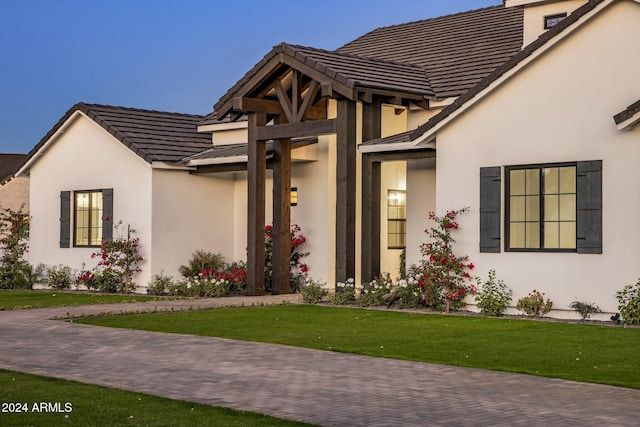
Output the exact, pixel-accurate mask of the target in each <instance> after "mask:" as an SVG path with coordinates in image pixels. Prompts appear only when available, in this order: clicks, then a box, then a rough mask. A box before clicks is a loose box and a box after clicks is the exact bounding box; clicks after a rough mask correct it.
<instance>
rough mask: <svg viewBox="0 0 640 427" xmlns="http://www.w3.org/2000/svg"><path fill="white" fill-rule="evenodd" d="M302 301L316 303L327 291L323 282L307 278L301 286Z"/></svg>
mask: <svg viewBox="0 0 640 427" xmlns="http://www.w3.org/2000/svg"><path fill="white" fill-rule="evenodd" d="M301 292H302V302H305V303H307V304H317V303H319V302H321V301H322V300H323V299H324V298H325V297H326V296H327V294H328V293H329V291H328V289H327V287H326V285H325V284H324V283H320V282H316V281H315V280H313V279H310V278H307V279H306V280H305V282H304V283H303V284H302V287H301Z"/></svg>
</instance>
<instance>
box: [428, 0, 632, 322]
mask: <svg viewBox="0 0 640 427" xmlns="http://www.w3.org/2000/svg"><path fill="white" fill-rule="evenodd" d="M638 22H640V7H639V5H638V4H637V2H634V1H621V2H617V3H614V4H613V5H612V6H610V7H608V8H606V9H604V10H603V11H601V12H600V13H599V15H598V16H596V17H595V18H594V19H591V20H590V21H589V22H587V23H586V24H584V25H582V26H581V27H579V28H577V29H576V30H575V31H574V32H573V33H572V34H570V35H568V36H567V37H565V38H564V39H562V40H561V41H560V42H558V43H557V44H556V45H555V46H553V48H551V49H549V50H548V51H546V52H544V53H543V54H542V55H540V56H539V57H538V58H536V59H535V60H534V61H533V62H531V63H530V64H528V65H526V66H524V67H523V68H522V69H520V70H518V71H517V72H516V73H515V74H514V75H513V76H512V77H511V78H510V79H509V80H507V81H506V82H504V83H502V84H500V85H499V87H497V88H496V89H494V90H493V91H492V92H491V93H490V94H489V95H488V96H486V97H485V98H484V99H482V100H481V101H479V102H477V103H475V104H474V105H473V106H472V107H471V108H470V109H468V110H467V111H465V112H464V113H463V114H462V115H460V116H459V117H458V118H457V119H455V120H452V121H451V122H450V123H449V124H448V125H447V126H446V127H444V128H443V129H441V130H440V131H438V133H437V158H438V160H437V162H438V167H437V172H436V180H437V185H436V186H437V196H436V206H437V211H438V212H439V213H443V212H445V211H446V210H449V209H458V208H461V207H463V206H470V207H471V211H470V212H469V213H467V214H465V215H463V216H462V217H461V218H460V226H461V232H459V233H458V234H457V240H458V242H457V250H458V251H459V252H460V253H462V254H468V255H469V256H470V259H471V260H472V261H473V262H474V263H475V264H476V265H477V270H476V271H475V272H476V274H478V275H480V276H481V277H483V278H486V277H487V272H488V271H489V270H490V269H495V270H496V273H497V276H498V278H500V279H503V280H505V282H506V283H507V284H508V285H509V286H510V287H511V288H513V290H514V301H515V300H517V299H518V298H520V297H522V296H525V295H526V294H527V293H529V292H531V291H532V290H533V289H537V290H540V291H544V292H546V293H547V296H548V297H549V298H551V299H552V300H553V301H554V308H556V309H560V310H568V305H569V304H570V303H571V302H572V301H574V300H579V301H590V302H595V303H597V304H598V305H599V306H600V308H602V309H603V310H604V311H606V312H615V311H616V310H617V300H616V299H615V292H616V291H617V290H620V289H622V288H623V287H624V286H625V285H628V284H630V283H634V282H635V281H636V280H637V278H638V276H640V270H638V268H637V262H636V261H635V260H637V259H638V257H639V256H640V244H639V243H638V239H637V238H635V237H634V236H638V235H640V224H638V222H637V221H636V220H635V217H636V212H637V211H638V209H640V199H639V198H638V192H637V183H638V182H640V172H639V170H638V168H637V164H638V161H640V129H638V128H637V127H635V128H632V130H631V131H628V132H620V131H618V130H617V128H616V125H615V123H614V121H613V118H612V117H613V115H615V114H616V113H617V112H619V111H621V110H623V109H624V108H625V107H626V106H628V105H630V104H631V103H633V102H634V101H636V100H637V97H638V93H640V81H639V80H638V78H637V75H636V73H634V72H633V71H632V70H637V69H638V67H639V66H640V55H636V54H631V53H630V49H631V50H633V51H635V52H638V43H637V41H638V40H640V26H638V25H637V24H638ZM622 39H624V40H627V41H633V42H630V43H623V42H621V40H622ZM583 160H602V194H603V201H602V205H603V208H602V216H603V220H602V235H603V250H602V252H603V253H602V254H577V253H540V252H537V253H536V252H508V251H505V249H504V243H503V249H502V251H501V253H480V252H479V245H478V238H479V213H478V207H479V170H480V168H481V167H487V166H509V165H530V164H538V163H540V164H542V163H557V162H575V161H583ZM502 182H503V188H502V206H503V209H504V205H505V204H504V203H505V195H504V169H503V181H502ZM504 214H505V213H504V212H503V216H504ZM501 236H502V239H503V242H504V238H505V230H504V222H503V224H502V233H501ZM558 315H562V314H558Z"/></svg>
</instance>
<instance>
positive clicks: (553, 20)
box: [544, 13, 567, 30]
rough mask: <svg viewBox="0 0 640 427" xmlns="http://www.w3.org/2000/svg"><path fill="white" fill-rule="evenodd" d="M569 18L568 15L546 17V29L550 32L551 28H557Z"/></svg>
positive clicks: (559, 14)
mask: <svg viewBox="0 0 640 427" xmlns="http://www.w3.org/2000/svg"><path fill="white" fill-rule="evenodd" d="M566 17H567V14H566V13H558V14H557V15H550V16H545V17H544V29H545V30H548V29H549V28H553V27H555V26H556V25H557V24H559V23H560V22H561V21H562V20H563V19H564V18H566Z"/></svg>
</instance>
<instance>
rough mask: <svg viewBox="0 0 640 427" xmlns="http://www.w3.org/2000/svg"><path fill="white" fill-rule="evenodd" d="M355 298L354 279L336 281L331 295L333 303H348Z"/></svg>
mask: <svg viewBox="0 0 640 427" xmlns="http://www.w3.org/2000/svg"><path fill="white" fill-rule="evenodd" d="M355 300H356V285H355V280H353V279H351V278H350V279H347V282H346V283H342V282H338V283H336V292H335V294H333V295H332V296H331V304H333V305H350V304H352V303H353V302H355Z"/></svg>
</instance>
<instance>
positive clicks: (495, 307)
mask: <svg viewBox="0 0 640 427" xmlns="http://www.w3.org/2000/svg"><path fill="white" fill-rule="evenodd" d="M512 296H513V291H512V290H511V289H509V288H508V287H507V285H505V283H504V281H502V280H498V281H497V282H496V271H495V270H490V271H489V278H488V279H487V281H486V282H484V283H483V284H482V286H481V287H480V291H479V292H478V295H477V296H476V301H477V302H478V308H479V309H480V311H482V313H484V314H486V315H488V316H502V315H503V314H504V312H505V311H507V307H508V306H509V303H510V302H511V297H512Z"/></svg>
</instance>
